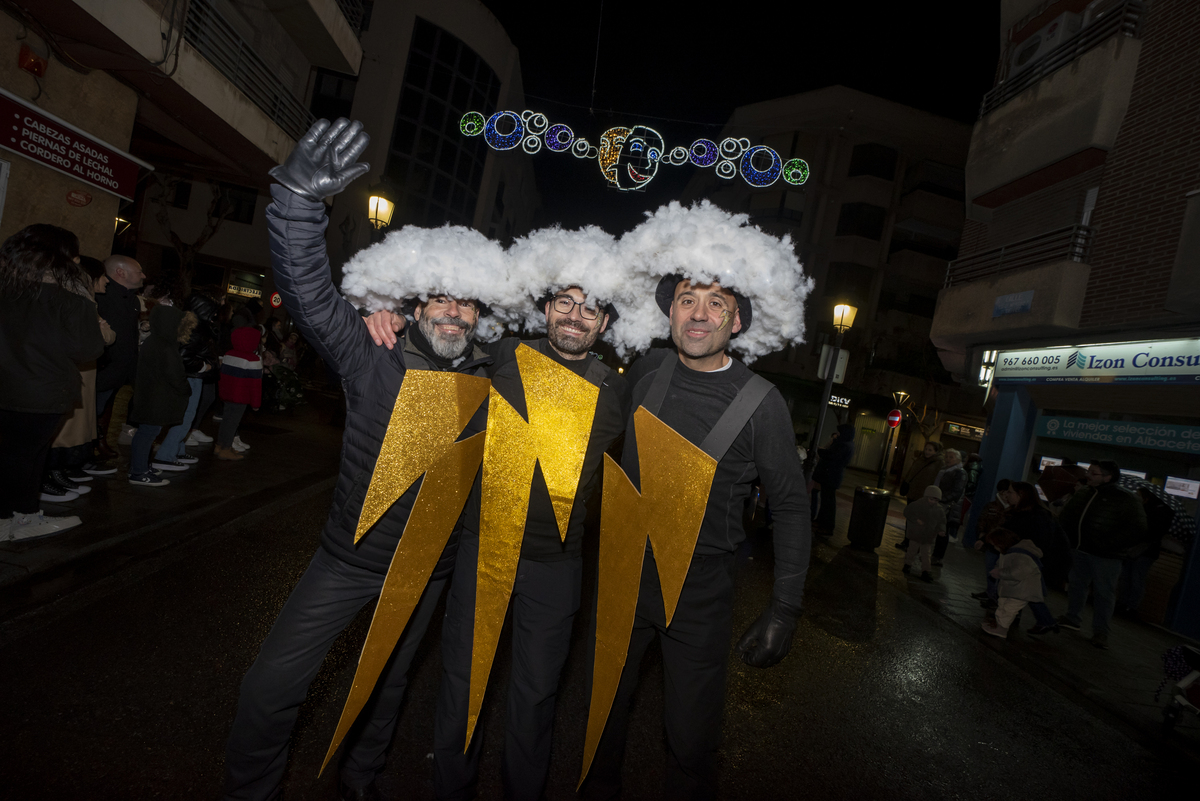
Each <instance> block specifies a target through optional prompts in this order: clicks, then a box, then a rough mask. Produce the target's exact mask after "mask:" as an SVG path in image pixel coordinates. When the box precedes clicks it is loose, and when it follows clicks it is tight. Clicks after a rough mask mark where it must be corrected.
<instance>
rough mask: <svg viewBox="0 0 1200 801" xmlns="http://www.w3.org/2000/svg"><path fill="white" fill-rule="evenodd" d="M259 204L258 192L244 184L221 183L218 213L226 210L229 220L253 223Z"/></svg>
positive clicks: (226, 217) (246, 223)
mask: <svg viewBox="0 0 1200 801" xmlns="http://www.w3.org/2000/svg"><path fill="white" fill-rule="evenodd" d="M257 205H258V192H256V191H254V190H253V189H247V188H246V187H244V186H235V185H234V184H227V183H224V182H222V183H221V199H220V200H219V201H218V203H217V213H218V214H219V213H220V212H221V211H225V219H226V220H228V221H229V222H235V223H243V224H245V225H251V224H253V223H254V208H255V206H257Z"/></svg>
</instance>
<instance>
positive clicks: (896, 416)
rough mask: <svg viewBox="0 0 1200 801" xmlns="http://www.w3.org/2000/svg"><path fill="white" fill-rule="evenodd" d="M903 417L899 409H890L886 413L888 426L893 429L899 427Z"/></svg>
mask: <svg viewBox="0 0 1200 801" xmlns="http://www.w3.org/2000/svg"><path fill="white" fill-rule="evenodd" d="M903 417H904V415H903V414H901V413H900V410H899V409H892V410H891V411H890V412H888V426H889V427H891V428H895V427H896V426H898V425H900V420H901V418H903Z"/></svg>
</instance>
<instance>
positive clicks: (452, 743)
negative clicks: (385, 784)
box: [433, 532, 583, 801]
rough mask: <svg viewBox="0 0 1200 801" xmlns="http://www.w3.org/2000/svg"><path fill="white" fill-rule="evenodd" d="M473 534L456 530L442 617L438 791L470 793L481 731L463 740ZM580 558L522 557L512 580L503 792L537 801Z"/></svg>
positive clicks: (475, 547)
mask: <svg viewBox="0 0 1200 801" xmlns="http://www.w3.org/2000/svg"><path fill="white" fill-rule="evenodd" d="M478 562H479V536H478V535H476V534H471V533H468V532H463V535H462V539H461V540H459V544H458V557H457V560H456V562H455V567H454V581H453V583H452V585H451V587H450V595H449V596H448V598H447V599H446V618H445V622H444V623H443V625H442V684H441V687H440V688H439V691H438V702H437V714H436V717H435V718H434V724H433V770H434V778H433V786H434V791H435V792H436V794H437V797H438V798H439V799H465V798H471V797H473V795H474V793H475V787H476V785H477V783H478V780H479V756H480V753H481V750H482V748H483V732H482V731H481V730H480V729H479V728H476V730H475V733H474V735H473V736H472V738H471V744H470V747H468V748H467V749H466V752H465V753H464V751H463V746H464V743H465V741H466V737H467V712H468V708H469V702H470V693H471V654H472V637H473V635H474V630H475V573H476V566H477V565H478ZM582 570H583V568H582V559H581V558H579V557H576V558H574V559H564V560H561V561H555V562H535V561H532V560H529V559H521V560H520V561H519V562H518V564H517V577H516V580H515V582H514V583H513V592H512V599H511V602H510V608H511V609H512V674H511V676H510V678H509V684H508V703H507V709H506V712H505V722H504V758H503V762H502V767H501V771H502V779H503V782H504V795H505V797H506V798H509V799H517V801H526V799H528V801H538V799H540V798H541V797H542V794H543V792H544V791H545V789H546V779H547V777H548V776H549V774H550V752H551V747H552V745H553V734H554V708H555V701H556V699H557V695H558V683H559V679H560V678H561V677H562V669H563V664H564V663H565V662H566V660H567V651H568V650H569V648H570V645H571V627H572V624H573V622H574V620H575V614H576V613H577V612H578V611H579V592H580V581H581V578H582Z"/></svg>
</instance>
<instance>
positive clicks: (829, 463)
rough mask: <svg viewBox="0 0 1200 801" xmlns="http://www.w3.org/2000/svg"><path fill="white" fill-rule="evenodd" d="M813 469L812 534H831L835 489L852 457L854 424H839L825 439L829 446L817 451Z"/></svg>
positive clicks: (833, 518)
mask: <svg viewBox="0 0 1200 801" xmlns="http://www.w3.org/2000/svg"><path fill="white" fill-rule="evenodd" d="M817 457H818V461H817V468H816V470H814V471H813V481H814V482H816V484H817V486H816V487H815V488H814V489H813V498H812V506H813V524H812V525H813V533H814V534H816V535H817V536H819V537H829V536H832V535H833V527H834V524H835V523H836V522H837V491H838V487H840V486H842V476H843V475H844V474H845V472H846V465H848V464H850V460H851V459H853V458H854V426H852V425H850V424H849V423H842V424H841V425H840V426H838V427H837V431H836V432H835V433H834V435H833V437H832V438H831V439H830V440H829V446H828V447H825V448H820V449H819V450H818V451H817Z"/></svg>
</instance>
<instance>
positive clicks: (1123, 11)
mask: <svg viewBox="0 0 1200 801" xmlns="http://www.w3.org/2000/svg"><path fill="white" fill-rule="evenodd" d="M1144 14H1145V9H1144V8H1143V6H1142V3H1141V2H1140V1H1139V0H1126V2H1125V4H1124V5H1123V6H1122V7H1121V8H1120V9H1118V10H1115V11H1113V12H1110V13H1108V14H1105V15H1104V16H1103V17H1101V18H1100V19H1098V20H1097V21H1096V22H1094V23H1092V24H1091V25H1088V26H1087V27H1086V28H1084V29H1083V30H1082V31H1080V32H1079V33H1078V34H1077V35H1076V36H1074V37H1072V38H1071V39H1068V40H1067V41H1065V42H1063V43H1062V44H1061V45H1060V46H1058V47H1056V48H1055V49H1053V50H1051V51H1050V52H1049V53H1047V54H1046V55H1044V56H1042V57H1041V58H1039V59H1038V60H1037V61H1035V62H1033V64H1032V65H1030V66H1028V67H1026V68H1025V69H1024V70H1022V71H1021V72H1019V73H1017V75H1016V76H1015V77H1013V78H1011V79H1009V80H1006V81H1003V82H1002V83H1000V84H999V85H998V86H996V87H995V88H994V89H992V90H991V91H990V92H988V93H987V94H985V95H984V96H983V102H982V103H981V104H980V107H979V118H980V119H983V117H984V116H986V115H987V114H989V113H990V112H992V111H994V110H995V109H997V108H999V107H1000V106H1003V105H1004V104H1005V103H1007V102H1008V101H1010V100H1012V99H1013V98H1014V97H1016V96H1017V95H1019V94H1021V92H1024V91H1025V90H1026V89H1028V88H1030V87H1031V86H1035V85H1036V84H1037V83H1039V82H1040V81H1041V80H1042V78H1045V77H1046V76H1047V75H1050V74H1051V73H1054V72H1057V71H1058V70H1060V69H1062V68H1063V67H1065V66H1067V65H1068V64H1070V63H1071V62H1072V61H1074V60H1075V59H1077V58H1079V57H1080V56H1082V55H1083V54H1084V53H1087V52H1088V51H1090V50H1092V49H1093V48H1095V47H1098V46H1099V45H1101V44H1103V43H1105V42H1106V41H1108V39H1109V38H1110V37H1112V36H1117V35H1120V36H1128V37H1131V38H1136V37H1137V36H1138V33H1139V29H1140V27H1141V21H1142V16H1143V15H1144Z"/></svg>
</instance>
